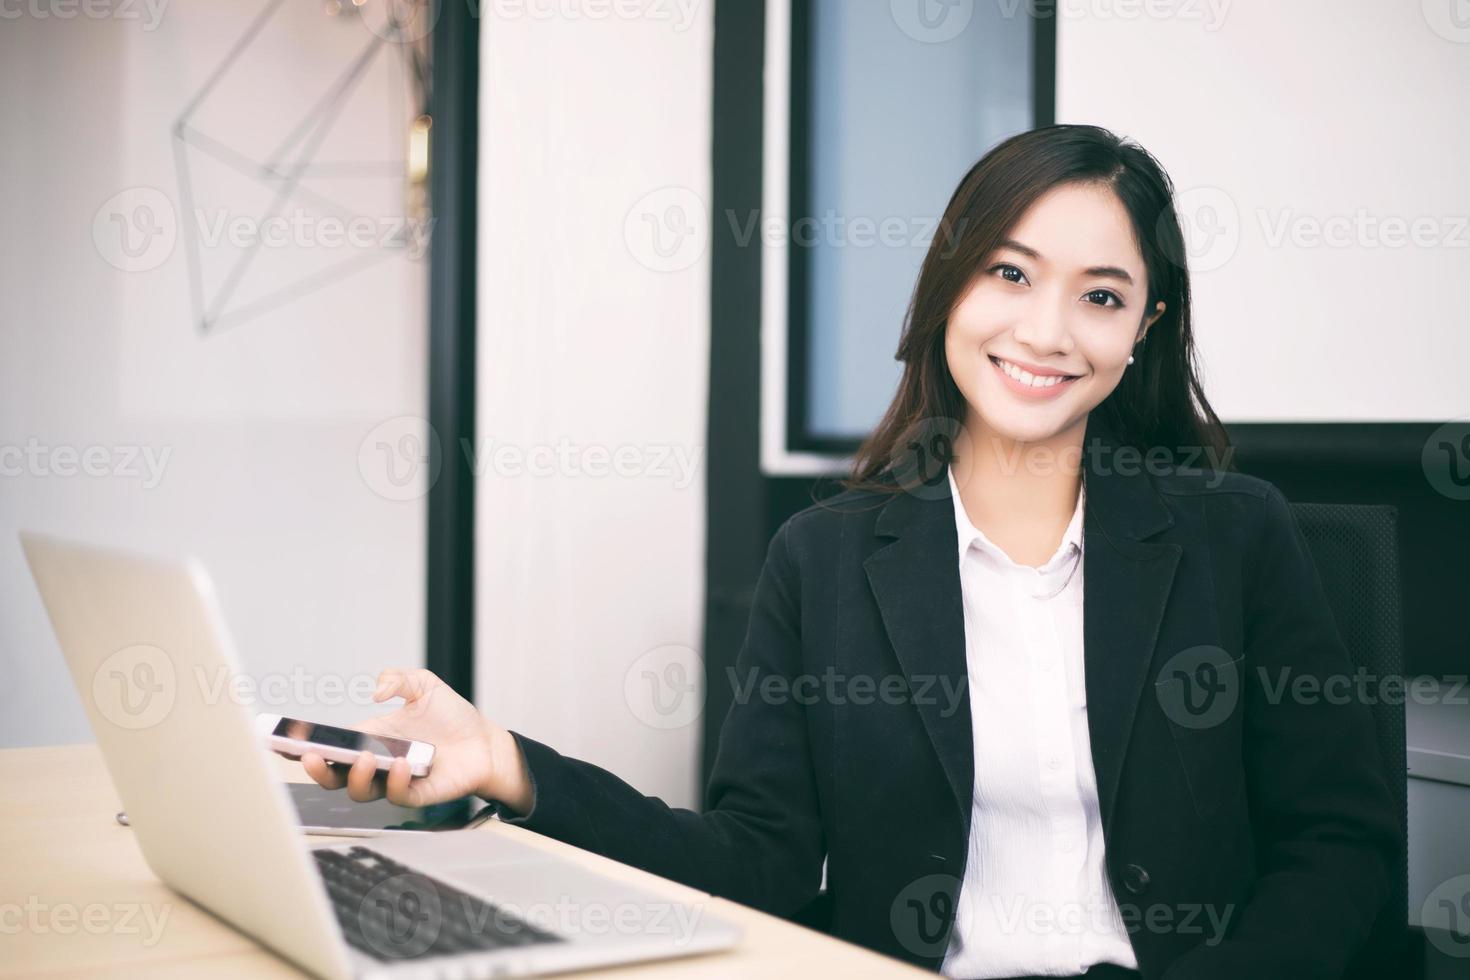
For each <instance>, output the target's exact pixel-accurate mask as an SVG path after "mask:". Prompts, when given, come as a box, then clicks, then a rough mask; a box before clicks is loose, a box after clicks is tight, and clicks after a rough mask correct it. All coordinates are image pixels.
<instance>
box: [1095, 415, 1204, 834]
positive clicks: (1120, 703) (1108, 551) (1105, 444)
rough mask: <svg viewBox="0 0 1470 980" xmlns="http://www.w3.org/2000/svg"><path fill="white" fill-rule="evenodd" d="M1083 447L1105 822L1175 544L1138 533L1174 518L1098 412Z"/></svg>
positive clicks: (1174, 562) (1170, 577)
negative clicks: (1120, 450) (1120, 451)
mask: <svg viewBox="0 0 1470 980" xmlns="http://www.w3.org/2000/svg"><path fill="white" fill-rule="evenodd" d="M1094 420H1096V421H1094ZM1083 447H1084V452H1083V464H1084V479H1086V481H1087V508H1086V511H1085V513H1084V514H1083V550H1082V561H1083V565H1082V603H1083V606H1082V622H1083V628H1082V632H1083V662H1084V665H1085V666H1084V673H1085V687H1086V689H1087V723H1088V733H1089V737H1090V739H1091V742H1092V764H1093V769H1094V770H1095V772H1096V774H1097V788H1098V802H1099V804H1100V806H1101V810H1102V818H1103V826H1104V827H1107V826H1110V825H1111V822H1112V814H1113V807H1114V805H1115V804H1116V802H1117V795H1118V792H1117V791H1118V782H1119V779H1120V778H1121V774H1122V771H1123V758H1124V756H1125V754H1126V753H1127V751H1128V739H1129V735H1130V733H1131V732H1132V729H1133V718H1134V715H1135V713H1136V711H1137V708H1138V702H1139V700H1140V699H1141V698H1142V697H1144V696H1145V695H1146V693H1147V691H1146V690H1145V687H1146V685H1147V684H1148V681H1149V678H1150V676H1151V675H1150V672H1149V664H1150V663H1151V662H1152V661H1153V658H1154V648H1155V646H1156V644H1157V643H1158V637H1159V624H1160V622H1161V621H1162V620H1163V617H1164V608H1165V606H1166V605H1167V604H1168V600H1169V591H1170V589H1171V588H1172V587H1173V584H1174V571H1175V569H1176V567H1177V566H1178V564H1179V555H1180V551H1181V549H1180V547H1179V545H1177V544H1162V543H1155V542H1147V541H1145V540H1144V539H1145V538H1147V537H1149V536H1150V535H1153V534H1156V533H1158V532H1159V531H1162V530H1164V529H1165V528H1168V527H1170V526H1172V525H1173V518H1172V517H1171V516H1170V514H1169V511H1168V509H1167V508H1166V507H1165V506H1164V502H1163V500H1162V499H1161V498H1160V497H1159V492H1158V490H1156V489H1155V488H1154V486H1153V482H1152V480H1150V479H1149V477H1148V474H1147V473H1146V472H1144V467H1143V458H1142V456H1141V454H1139V453H1137V452H1133V451H1130V453H1131V455H1122V456H1120V455H1119V452H1118V450H1119V449H1120V448H1121V443H1120V442H1119V440H1118V439H1117V437H1116V434H1115V432H1114V431H1113V430H1112V429H1111V428H1110V427H1109V426H1108V425H1107V424H1106V423H1104V422H1102V421H1101V420H1100V419H1097V414H1096V413H1095V412H1094V413H1093V415H1091V416H1089V418H1088V425H1087V432H1086V435H1085V436H1084V439H1083Z"/></svg>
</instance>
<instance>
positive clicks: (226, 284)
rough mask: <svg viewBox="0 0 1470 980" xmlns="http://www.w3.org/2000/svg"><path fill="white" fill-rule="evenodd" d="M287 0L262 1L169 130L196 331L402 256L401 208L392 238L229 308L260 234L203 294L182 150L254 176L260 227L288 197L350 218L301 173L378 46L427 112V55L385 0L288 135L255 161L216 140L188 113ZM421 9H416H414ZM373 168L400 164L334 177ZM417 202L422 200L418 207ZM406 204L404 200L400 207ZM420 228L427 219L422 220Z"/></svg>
mask: <svg viewBox="0 0 1470 980" xmlns="http://www.w3.org/2000/svg"><path fill="white" fill-rule="evenodd" d="M286 2H287V0H267V2H266V5H265V7H264V8H263V9H262V10H261V11H260V13H259V14H257V15H256V17H255V19H254V20H253V21H252V22H251V23H250V26H249V27H248V28H247V29H246V30H245V32H244V34H242V35H241V36H240V38H239V39H238V40H237V41H236V42H235V44H234V45H233V46H232V47H231V48H230V50H229V51H228V52H227V53H226V55H225V56H224V58H223V59H222V60H221V61H220V63H219V64H218V65H217V66H216V67H215V69H214V71H212V72H211V73H210V75H209V77H208V78H207V79H206V80H205V82H204V84H203V85H202V86H201V87H200V89H199V91H198V92H197V93H195V95H194V96H193V98H191V99H190V100H189V101H188V103H187V104H186V105H185V106H184V109H183V111H182V112H180V114H179V116H178V118H177V119H176V120H175V122H174V125H173V130H172V138H173V149H174V163H175V167H176V169H177V171H178V180H179V203H180V205H181V207H182V211H183V216H184V217H183V220H182V222H181V224H182V225H183V232H184V237H185V240H186V253H187V258H188V266H189V286H190V294H191V299H192V301H193V307H194V318H195V322H196V323H197V325H198V327H199V329H200V331H201V332H204V333H209V332H210V331H211V330H213V329H214V328H217V327H220V326H223V325H226V324H233V323H238V322H241V321H244V320H248V319H250V318H253V317H256V316H260V315H261V314H263V313H266V312H268V311H270V310H273V309H276V308H278V307H280V306H282V305H284V304H286V303H289V302H292V301H293V300H296V299H299V298H301V297H303V296H305V295H308V294H309V293H312V292H315V291H316V290H319V289H322V288H324V287H325V286H327V285H330V284H331V283H333V282H336V281H338V280H340V279H344V278H346V277H348V276H351V275H355V274H356V273H358V272H361V271H362V270H363V269H364V268H366V267H367V266H370V265H372V264H374V263H376V262H378V261H381V260H382V259H384V258H388V257H390V256H392V255H394V254H402V253H403V251H404V250H405V249H407V248H408V247H409V246H410V245H411V244H413V243H412V242H411V240H410V237H411V236H410V233H409V232H410V228H409V217H410V216H409V215H408V214H407V213H405V215H404V220H403V222H402V223H401V225H400V226H399V230H397V231H396V232H394V233H393V234H392V235H391V236H388V237H386V238H385V239H384V240H383V241H381V242H379V243H378V246H377V247H375V248H371V249H361V250H359V251H360V253H361V254H358V255H354V256H353V257H351V258H349V259H346V260H344V261H343V262H341V263H339V264H337V265H335V266H332V267H330V268H327V269H325V270H320V271H318V272H315V273H313V274H310V275H307V276H304V277H302V278H301V279H299V280H297V281H295V282H292V283H289V284H287V285H284V286H282V287H280V288H278V289H276V290H274V291H272V292H269V293H267V294H266V295H264V296H261V297H259V298H256V299H254V300H252V301H251V302H249V303H248V304H246V305H244V306H241V307H239V308H236V309H229V308H228V304H229V301H230V299H231V298H232V296H233V295H234V293H235V291H236V290H237V289H238V287H239V285H240V282H241V280H242V279H243V278H244V276H245V273H246V272H247V271H248V270H249V269H250V267H251V265H252V263H253V262H254V261H255V258H256V256H257V255H258V254H259V252H260V246H261V238H260V236H259V235H257V236H256V237H255V239H254V240H253V241H252V242H250V243H249V244H248V245H247V246H245V248H244V250H243V252H242V254H240V255H239V256H238V257H237V258H236V260H235V262H234V263H233V264H232V266H231V267H230V269H229V271H228V273H227V274H226V275H225V278H224V281H223V282H222V284H221V285H220V287H219V289H218V290H217V291H216V292H215V294H214V295H213V296H210V297H206V296H205V286H204V274H203V256H202V251H201V249H202V245H201V242H200V241H199V234H198V230H197V229H196V227H195V221H194V220H193V216H194V215H195V213H196V212H195V208H194V197H195V195H194V183H193V179H192V175H191V171H190V167H189V157H188V150H189V148H191V147H192V148H193V149H194V150H196V151H198V152H200V153H203V154H205V155H207V156H209V157H211V158H213V159H214V160H216V161H218V162H219V163H221V164H223V165H224V166H226V167H228V168H230V169H231V170H234V171H236V172H238V173H240V174H241V175H243V176H245V177H248V178H251V179H252V180H256V181H259V182H260V183H261V184H263V185H264V186H265V187H266V188H267V189H268V190H269V193H270V203H269V205H268V206H267V209H266V213H265V215H264V216H263V217H262V218H261V219H260V224H261V226H264V225H266V224H267V223H268V222H269V221H270V220H271V219H273V218H275V217H277V216H279V215H280V213H281V211H282V209H283V208H284V207H285V206H286V204H287V203H288V202H290V201H291V200H292V199H293V197H294V198H297V199H299V200H302V201H309V202H310V203H311V204H312V205H314V206H315V207H316V208H319V209H321V210H322V211H323V212H325V213H326V214H329V215H334V216H336V217H338V218H341V219H343V220H347V219H348V218H350V217H351V215H350V214H349V213H348V209H347V208H345V207H343V206H341V205H340V204H338V203H337V202H335V201H333V200H331V199H330V198H329V197H327V196H326V195H324V194H322V193H320V192H318V191H315V190H313V189H311V188H310V187H307V186H303V185H302V183H301V181H302V178H303V176H304V175H305V174H306V173H307V170H308V168H309V167H311V165H312V163H313V161H314V160H315V156H316V153H317V151H318V150H319V149H320V147H321V144H322V141H323V140H324V139H325V138H326V136H327V134H328V133H329V132H330V131H331V129H332V126H333V125H334V124H335V123H336V121H337V119H338V116H339V114H340V112H341V109H342V107H343V106H344V105H345V104H346V102H347V100H348V99H349V97H350V96H351V95H352V93H353V91H354V90H355V89H356V88H357V86H358V84H359V83H360V82H361V81H362V80H363V78H364V77H365V76H366V74H367V72H368V70H369V69H370V68H371V67H372V66H373V64H374V62H375V61H376V60H377V59H378V58H380V57H392V55H391V54H390V55H385V54H384V51H385V49H386V50H387V51H389V52H392V51H396V52H397V53H398V57H399V58H400V60H401V62H402V65H403V68H404V70H405V72H406V73H407V74H408V76H409V78H410V83H411V86H412V89H413V92H414V97H415V101H416V102H417V103H418V106H417V107H416V108H417V110H418V111H417V112H416V115H418V116H420V117H421V118H423V117H424V113H426V111H427V106H428V103H429V97H430V93H429V85H428V81H429V72H428V67H427V64H426V62H427V57H426V55H425V53H424V51H422V50H421V48H420V45H419V43H418V41H419V40H420V38H419V37H416V36H414V35H413V34H411V33H410V32H409V20H410V17H411V16H412V14H405V13H404V12H403V8H399V7H394V6H393V4H392V3H391V0H390V4H389V7H390V12H389V14H388V15H387V17H386V18H385V20H384V22H383V23H382V24H381V25H379V26H377V27H375V28H374V29H373V30H372V31H370V32H368V33H369V38H370V40H369V41H368V43H367V45H366V47H364V49H363V50H362V51H361V52H360V53H359V54H358V55H357V56H356V57H355V58H353V59H352V61H351V62H350V63H349V64H348V65H347V67H346V68H345V69H344V70H343V71H342V73H341V74H340V75H339V76H338V77H337V78H336V79H335V80H334V81H333V82H332V83H331V84H330V85H329V86H328V87H327V91H326V93H325V94H324V95H323V96H322V97H321V98H319V99H318V100H317V101H316V102H315V103H314V104H312V105H311V106H309V107H308V108H307V110H306V112H305V114H304V115H303V116H302V117H301V119H300V120H299V121H298V122H297V123H296V124H295V125H294V126H293V127H292V128H291V129H290V131H289V133H288V135H287V136H286V138H285V139H284V140H282V141H281V143H280V144H279V145H278V146H276V147H274V148H273V149H272V150H271V152H270V153H268V154H267V155H266V157H265V159H263V160H257V159H254V158H252V157H251V156H249V155H248V154H246V153H244V152H242V151H240V150H238V149H236V148H235V147H233V146H230V145H229V144H228V143H226V142H225V141H224V140H221V139H217V138H215V137H212V136H210V135H209V134H207V133H204V132H202V131H201V130H200V129H198V128H197V127H196V126H194V125H193V124H192V119H193V117H194V115H195V114H196V113H197V112H198V111H199V109H200V107H201V106H202V105H203V103H204V102H205V100H206V99H208V97H209V96H210V94H211V93H212V92H213V91H214V89H215V88H216V87H217V86H218V85H219V83H220V81H221V80H222V79H223V78H224V77H225V76H226V74H228V73H229V72H230V70H231V69H232V68H234V67H235V65H236V64H237V62H239V61H240V59H241V58H242V57H243V56H244V55H245V53H246V51H247V50H248V49H249V48H250V46H251V45H252V43H254V42H255V40H256V39H257V38H258V37H259V35H260V33H261V31H262V30H264V29H265V27H266V25H267V24H268V23H269V22H270V20H271V18H272V17H274V16H275V15H276V13H277V11H279V10H280V9H281V7H282V5H283V4H284V3H286ZM362 2H363V0H356V2H354V3H352V4H341V5H340V6H339V7H338V8H337V11H331V9H330V8H329V12H347V13H355V12H357V11H358V9H359V8H360V7H361V6H362ZM418 9H419V10H420V11H422V9H423V8H422V7H421V6H420V7H419V8H418ZM375 166H376V167H378V168H379V169H383V168H392V169H391V172H390V173H388V174H385V175H389V176H392V175H401V174H402V166H401V165H399V164H391V163H390V164H376V165H374V164H370V163H369V164H356V165H352V164H348V165H342V166H338V167H337V168H336V171H337V172H336V174H335V175H336V176H362V175H364V174H365V173H370V172H371V170H372V169H373V168H374V167H375ZM333 175H334V174H333V173H332V172H331V171H330V170H328V171H322V170H320V169H319V170H317V171H314V172H313V176H318V177H320V176H328V177H330V176H333ZM420 207H422V204H421V205H420ZM408 210H410V209H409V208H408V207H407V206H406V207H405V212H407V211H408ZM424 227H425V229H426V228H427V225H425V226H424Z"/></svg>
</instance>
